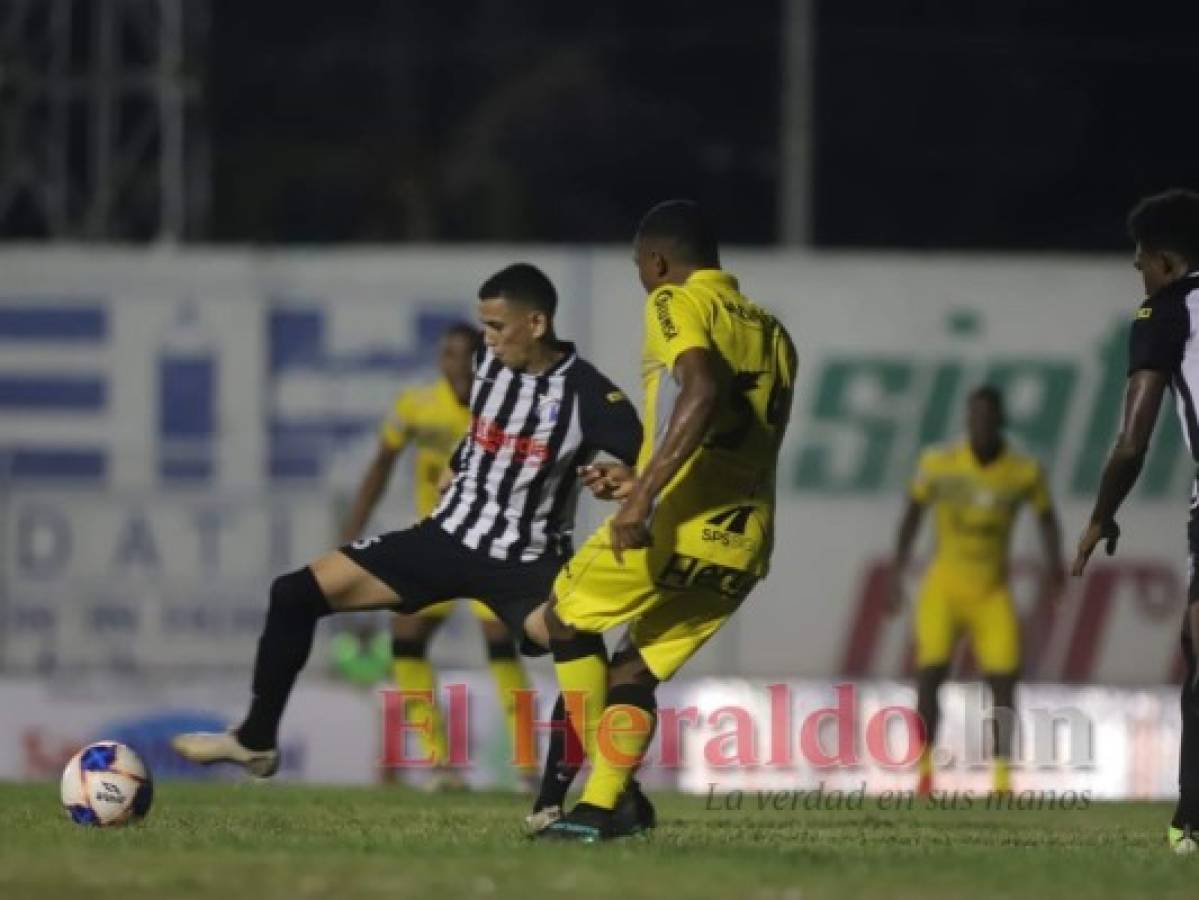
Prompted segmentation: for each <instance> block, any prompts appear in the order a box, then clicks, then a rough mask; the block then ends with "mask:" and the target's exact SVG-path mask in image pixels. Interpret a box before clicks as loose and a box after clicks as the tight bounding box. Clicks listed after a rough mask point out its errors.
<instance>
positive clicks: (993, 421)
mask: <svg viewBox="0 0 1199 900" xmlns="http://www.w3.org/2000/svg"><path fill="white" fill-rule="evenodd" d="M1002 430H1003V417H1002V416H1001V415H1000V412H999V409H998V407H996V406H995V404H994V403H992V402H991V401H990V400H988V399H987V398H986V397H971V398H970V401H969V403H967V405H966V431H967V432H969V435H970V443H971V444H976V445H979V446H983V447H986V446H991V445H993V444H995V442H996V441H998V440H999V438H1000V433H1001V432H1002Z"/></svg>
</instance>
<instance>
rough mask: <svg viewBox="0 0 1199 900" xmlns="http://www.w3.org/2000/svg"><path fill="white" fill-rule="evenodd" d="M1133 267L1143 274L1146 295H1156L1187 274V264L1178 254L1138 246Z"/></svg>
mask: <svg viewBox="0 0 1199 900" xmlns="http://www.w3.org/2000/svg"><path fill="white" fill-rule="evenodd" d="M1133 265H1134V266H1136V268H1137V271H1138V272H1140V273H1141V280H1142V281H1143V282H1144V283H1145V294H1146V296H1148V295H1149V294H1154V293H1156V292H1157V291H1159V290H1161V289H1162V288H1164V287H1165V286H1166V285H1167V284H1169V283H1170V282H1172V281H1175V280H1176V279H1178V278H1180V277H1182V276H1183V275H1185V274H1186V269H1187V267H1186V264H1185V263H1183V262H1182V260H1181V259H1180V258H1179V257H1178V255H1177V254H1176V253H1168V252H1161V251H1157V250H1147V249H1145V247H1143V246H1141V245H1140V244H1137V253H1136V256H1135V257H1133Z"/></svg>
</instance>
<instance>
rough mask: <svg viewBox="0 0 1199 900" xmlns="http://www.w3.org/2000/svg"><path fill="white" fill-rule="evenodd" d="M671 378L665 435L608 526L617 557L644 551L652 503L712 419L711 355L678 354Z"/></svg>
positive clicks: (714, 382) (714, 380) (699, 351)
mask: <svg viewBox="0 0 1199 900" xmlns="http://www.w3.org/2000/svg"><path fill="white" fill-rule="evenodd" d="M673 374H674V379H675V381H677V382H678V385H679V397H678V400H677V401H676V402H675V405H674V409H673V410H672V411H671V414H670V422H669V424H668V425H667V428H666V434H665V436H664V437H663V438H662V441H661V443H660V444H659V445H658V446H657V447H655V448H654V453H653V456H652V457H651V458H650V460H649V462H648V463H646V466H645V469H644V470H643V471H641V472H638V473H637V478H636V479H635V480H634V482H633V487H632V490H631V491H630V492H629V494H628V496H627V497H626V498H625V500H624V503H623V504H621V507H620V511H619V512H617V514H616V515H615V516H613V518H612V521H611V524H610V530H611V538H612V549H613V550H614V551H615V552H616V554H617V556H618V557H619V555H620V552H621V551H622V550H633V549H636V548H639V547H648V546H649V544H650V532H649V526H648V520H649V516H650V512H651V511H652V510H653V505H654V501H655V500H656V499H657V498H658V495H659V494H660V493H661V492H662V490H663V488H665V487H666V485H667V484H669V483H670V480H671V479H672V478H674V476H675V475H676V474H678V471H679V469H681V468H682V466H683V463H684V462H686V461H687V460H688V459H689V458H690V456H691V454H693V453H694V452H695V451H696V450H697V449H698V448H699V445H700V443H701V442H702V441H703V439H704V435H705V434H707V433H708V429H709V428H710V427H711V425H712V420H713V418H714V417H715V415H716V404H717V400H718V399H719V392H720V382H719V377H718V374H717V367H716V360H715V358H714V354H713V353H712V351H711V350H708V349H704V348H699V347H693V348H692V349H689V350H684V351H683V352H682V353H680V354H679V355H678V356H677V357H676V358H675V362H674V369H673Z"/></svg>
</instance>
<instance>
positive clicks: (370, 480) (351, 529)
mask: <svg viewBox="0 0 1199 900" xmlns="http://www.w3.org/2000/svg"><path fill="white" fill-rule="evenodd" d="M401 450H402V446H401V447H399V448H397V447H392V446H391V445H390V444H388V443H387V441H385V440H380V441H379V444H378V446H377V447H376V448H375V456H374V458H373V459H372V460H371V462H370V465H369V466H367V467H366V472H365V474H364V475H363V476H362V481H361V482H359V484H358V490H357V492H356V493H355V494H354V502H353V504H352V505H351V506H350V514H349V515H348V516H347V517H346V521H345V525H344V527H343V528H342V530H341V543H343V544H345V543H349V542H350V541H352V540H354V539H355V538H357V537H358V536H359V535H360V534H362V529H363V528H364V527H366V523H367V522H368V521H370V517H371V513H373V512H374V511H375V506H377V505H378V503H379V498H380V497H382V496H383V493H384V492H385V491H386V490H387V483H388V482H389V481H390V480H391V470H392V469H393V468H394V467H395V462H396V460H397V459H399V456H400V452H401Z"/></svg>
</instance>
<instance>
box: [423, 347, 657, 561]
mask: <svg viewBox="0 0 1199 900" xmlns="http://www.w3.org/2000/svg"><path fill="white" fill-rule="evenodd" d="M563 349H564V350H565V351H566V355H565V356H564V357H563V358H562V359H561V360H560V361H559V362H558V363H557V364H555V365H554V366H553V367H552V368H550V369H548V370H546V371H545V372H542V373H541V374H539V375H532V374H529V373H527V372H517V371H515V370H513V369H510V368H508V367H506V366H504V365H503V364H502V363H501V362H500V361H499V360H498V359H496V357H495V356H494V355H493V354H492V352H491V351H490V350H484V351H482V352H481V353H480V355H479V356H478V357H476V362H475V379H474V384H473V386H472V387H471V397H470V407H471V425H470V431H469V432H467V435H466V437H465V438H464V439H463V441H462V443H461V445H459V447H458V450H457V451H455V453H454V458H453V462H452V465H453V468H454V471H455V476H454V481H453V484H452V485H451V486H450V488H449V489H448V490H447V491H446V493H445V495H444V496H443V497H442V499H441V502H440V503H439V504H438V506H437V508H436V509H435V510H434V511H433V516H432V517H433V519H434V520H435V521H436V522H437V523H438V524H439V525H440V526H441V527H442V528H443V529H444V530H445V531H446V532H448V533H449V534H451V535H453V536H454V537H455V538H457V539H458V540H459V541H461V542H462V543H463V544H464V545H465V546H466V547H468V548H469V549H471V550H477V551H479V552H481V553H486V554H487V555H488V556H490V557H491V558H493V559H498V560H506V561H512V562H532V561H534V560H536V559H537V558H539V557H540V556H541V555H542V554H543V553H545V552H546V550H547V548H552V549H553V550H554V551H555V552H559V553H564V552H568V550H567V548H568V545H569V540H570V536H571V532H572V530H573V527H574V516H575V507H576V505H577V502H578V497H579V490H580V484H579V479H578V475H577V468H578V466H581V465H586V464H587V463H589V462H591V461H592V460H593V459H594V458H595V457H596V455H597V454H598V453H599V452H601V451H603V452H606V453H610V454H611V455H612V456H614V457H616V458H617V459H619V460H620V461H621V462H624V463H627V464H629V465H632V464H633V463H634V461H635V460H636V458H637V451H638V449H639V447H640V445H641V421H640V419H638V417H637V411H636V410H635V409H634V407H633V405H632V403H630V402H629V400H628V398H627V397H626V396H625V395H624V393H623V392H622V391H621V390H620V389H619V388H617V387H616V386H615V385H614V384H613V383H612V382H611V381H609V380H608V379H607V378H606V377H605V376H604V375H603V374H601V373H600V372H599V370H597V369H596V368H595V367H594V366H593V365H591V364H590V363H589V362H587V361H586V360H583V359H580V358H579V356H578V354H577V353H576V352H575V349H574V345H573V344H564V345H563Z"/></svg>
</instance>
